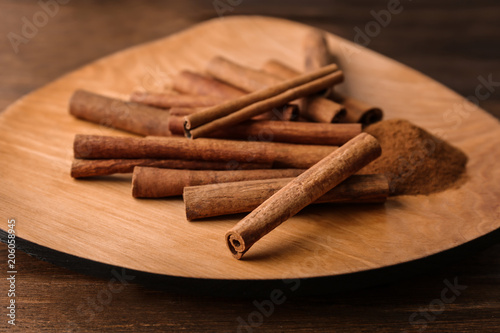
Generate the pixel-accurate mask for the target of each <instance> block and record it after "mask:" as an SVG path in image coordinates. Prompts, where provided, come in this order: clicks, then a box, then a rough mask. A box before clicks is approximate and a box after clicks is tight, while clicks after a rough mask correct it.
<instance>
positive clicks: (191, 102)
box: [130, 91, 227, 109]
mask: <svg viewBox="0 0 500 333" xmlns="http://www.w3.org/2000/svg"><path fill="white" fill-rule="evenodd" d="M225 100H227V99H226V98H221V97H217V96H210V95H186V94H174V93H161V94H159V93H152V92H138V91H136V92H134V93H132V94H131V95H130V101H132V102H135V103H140V104H145V105H150V106H154V107H157V108H162V109H168V108H172V107H185V108H193V107H206V106H213V105H217V104H220V103H222V102H224V101H225Z"/></svg>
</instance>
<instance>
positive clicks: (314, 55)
mask: <svg viewBox="0 0 500 333" xmlns="http://www.w3.org/2000/svg"><path fill="white" fill-rule="evenodd" d="M302 47H303V50H304V69H305V71H306V72H309V71H314V70H316V69H318V68H321V67H323V66H326V65H328V64H330V63H331V55H330V51H328V44H327V41H326V38H325V34H324V32H322V31H321V30H318V29H313V30H311V31H310V32H308V33H307V34H306V36H305V38H304V41H303V45H302Z"/></svg>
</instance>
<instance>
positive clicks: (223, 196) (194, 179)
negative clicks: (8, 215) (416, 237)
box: [70, 30, 389, 259]
mask: <svg viewBox="0 0 500 333" xmlns="http://www.w3.org/2000/svg"><path fill="white" fill-rule="evenodd" d="M304 54H305V62H304V63H305V72H304V73H300V72H299V71H297V70H295V69H293V68H291V67H289V66H287V65H286V64H284V63H282V62H280V61H278V60H274V59H271V60H269V61H268V62H266V63H265V64H264V66H262V68H261V69H254V68H250V67H246V66H243V65H240V64H237V63H235V62H232V61H230V60H228V59H226V58H223V57H216V58H214V59H212V60H211V61H210V62H209V63H208V65H207V68H206V73H204V74H198V73H194V72H190V71H182V72H180V73H179V74H178V75H177V76H176V77H175V78H174V79H173V87H172V88H173V89H172V90H170V91H167V92H164V93H161V94H158V93H151V92H133V93H132V94H131V96H130V101H122V100H117V99H113V98H109V97H105V96H101V95H98V94H95V93H91V92H87V91H83V90H79V91H76V92H75V93H74V95H73V96H72V98H71V101H70V113H71V114H72V115H73V116H75V117H77V118H80V119H83V120H87V121H90V122H93V123H97V124H99V125H104V126H107V127H112V128H116V129H120V130H125V131H128V132H131V133H135V134H138V135H141V136H143V137H125V136H96V135H76V137H75V140H74V157H75V160H74V162H73V165H72V167H71V176H72V177H74V178H83V177H94V176H102V175H110V174H114V173H130V172H133V176H132V195H133V196H134V197H136V198H161V197H168V196H178V195H183V196H184V202H185V206H186V216H187V219H188V220H195V219H201V218H206V217H212V216H219V215H224V214H234V213H242V212H251V213H250V214H249V215H248V216H247V217H245V218H244V219H243V220H242V221H240V223H238V224H237V225H236V226H235V227H234V228H232V229H231V230H230V231H229V232H228V233H227V234H226V236H225V239H226V242H227V245H228V247H229V249H230V250H231V253H232V254H233V256H234V257H236V258H238V259H239V258H241V257H242V256H243V254H244V253H246V252H247V251H248V249H249V248H250V247H251V246H252V245H253V244H254V243H255V242H256V241H257V240H258V239H260V238H261V237H263V236H264V235H265V234H267V233H268V232H270V231H271V230H272V229H274V228H275V227H277V226H278V225H279V224H281V223H282V222H283V221H285V220H286V219H288V218H289V217H291V216H293V215H294V214H296V213H297V212H299V211H300V210H301V209H302V208H304V207H305V206H307V205H309V204H311V203H325V202H337V203H349V202H354V203H381V202H384V201H385V200H386V198H387V196H388V193H389V189H388V183H387V179H386V178H385V176H383V175H377V174H373V175H355V173H356V172H357V171H359V170H360V169H361V168H363V167H364V166H365V165H367V164H368V163H370V162H371V161H372V160H374V159H375V158H377V157H378V156H379V155H380V146H379V144H378V142H377V140H376V139H375V138H374V137H372V136H371V135H369V134H366V133H362V126H363V125H367V124H370V123H372V122H375V121H378V120H380V119H381V118H382V111H381V110H380V109H379V108H375V107H371V106H369V105H367V104H365V103H363V102H361V101H358V100H356V99H354V98H351V97H347V96H344V95H341V94H339V93H338V92H337V91H334V86H336V85H338V84H340V83H342V81H343V79H344V75H343V72H342V71H341V70H340V69H339V68H338V66H337V65H335V64H331V63H330V62H331V61H330V58H331V55H330V54H329V51H328V45H327V41H326V39H325V36H324V35H323V33H321V32H319V31H316V30H314V31H312V32H311V33H310V34H309V35H307V36H306V38H305V40H304Z"/></svg>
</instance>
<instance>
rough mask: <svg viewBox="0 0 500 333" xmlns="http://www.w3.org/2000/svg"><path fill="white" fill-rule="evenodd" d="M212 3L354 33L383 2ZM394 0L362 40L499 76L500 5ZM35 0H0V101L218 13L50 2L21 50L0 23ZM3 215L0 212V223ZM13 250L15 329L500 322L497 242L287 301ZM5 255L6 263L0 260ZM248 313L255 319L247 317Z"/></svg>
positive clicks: (464, 82)
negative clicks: (367, 282)
mask: <svg viewBox="0 0 500 333" xmlns="http://www.w3.org/2000/svg"><path fill="white" fill-rule="evenodd" d="M61 2H63V1H61ZM217 3H219V4H220V3H226V4H228V3H232V4H233V5H229V6H230V7H224V8H225V9H226V12H225V13H223V15H226V14H234V15H246V14H259V15H270V16H278V17H284V18H288V19H292V20H296V21H300V22H304V23H306V24H310V25H314V26H318V27H320V28H323V29H326V30H328V31H331V32H333V33H336V34H338V35H340V36H342V37H345V38H348V39H351V40H352V39H353V38H355V30H354V29H355V28H356V27H359V28H361V29H364V25H365V24H366V23H368V22H369V21H371V20H373V19H374V18H373V17H372V16H371V14H370V11H371V10H374V11H375V12H378V11H380V10H382V9H385V8H386V7H387V3H388V2H387V1H378V2H375V1H357V2H356V4H355V5H354V4H350V3H349V2H348V1H335V2H331V1H326V0H324V1H318V0H317V1H309V2H307V5H306V4H305V2H302V1H288V2H287V3H286V5H285V4H283V3H281V2H279V1H270V0H268V1H260V0H259V1H251V2H250V1H245V0H243V1H232V2H231V1H229V2H227V1H219V2H217ZM237 3H240V4H239V5H235V4H237ZM402 4H403V8H404V10H403V12H402V13H400V14H397V15H394V16H393V17H392V19H391V22H390V23H389V24H388V25H387V27H384V28H383V29H381V31H380V33H379V34H378V35H377V36H375V37H373V38H371V39H370V41H369V43H368V47H369V48H371V49H374V50H376V51H378V52H380V53H383V54H385V55H387V56H389V57H392V58H394V59H396V60H398V61H401V62H403V63H405V64H407V65H409V66H411V67H413V68H415V69H417V70H419V71H421V72H423V73H425V74H427V75H429V76H431V77H433V78H435V79H436V80H438V81H440V82H442V83H444V84H445V85H447V86H449V87H451V88H452V89H454V90H456V91H457V92H459V93H460V94H462V95H464V96H469V95H474V93H475V89H476V86H477V85H478V84H479V81H478V77H479V76H482V77H484V78H487V77H488V75H492V80H493V81H495V82H498V81H500V63H499V61H498V59H499V58H500V43H499V39H500V24H499V22H500V15H499V13H500V6H499V5H498V4H496V3H495V2H494V1H486V0H481V1H474V2H472V1H461V2H457V1H452V0H446V1H441V2H439V5H436V4H435V2H432V1H413V2H410V1H402ZM41 10H42V8H41V7H40V5H39V4H38V3H37V2H35V1H32V2H16V1H7V0H1V1H0V13H1V14H0V15H1V16H0V35H1V36H4V37H3V38H2V40H1V43H2V48H1V49H0V50H1V52H0V64H1V67H0V68H2V75H1V76H0V80H1V84H0V87H1V88H0V109H4V108H5V107H6V106H7V105H9V104H10V103H12V102H14V101H15V100H16V99H18V98H19V97H21V96H22V95H23V94H26V93H28V92H30V91H32V90H34V89H36V88H38V87H40V86H42V85H43V84H45V83H47V82H50V81H51V80H53V79H55V78H57V77H58V76H60V75H62V74H64V73H66V72H68V71H71V70H73V69H75V68H78V67H79V66H81V65H83V64H86V63H88V62H90V61H92V60H95V59H98V58H100V57H102V56H104V55H107V54H109V53H112V52H114V51H118V50H120V49H123V48H125V47H128V46H131V45H135V44H138V43H142V42H145V41H149V40H153V39H156V38H159V37H162V36H165V35H168V34H170V33H172V32H175V31H178V30H181V29H184V28H187V27H189V26H190V25H192V24H195V23H197V22H200V21H203V20H206V19H209V18H212V17H216V16H217V15H218V13H217V10H216V9H215V8H214V6H213V2H212V1H209V2H201V1H199V2H196V1H185V2H182V3H181V2H175V1H142V2H140V3H139V2H133V1H121V2H119V3H118V2H99V1H88V2H83V1H80V2H77V1H72V2H68V4H65V5H60V6H59V7H58V9H57V13H55V11H56V8H55V7H50V10H52V11H53V12H54V15H53V17H49V18H48V20H47V21H46V23H45V24H43V25H42V24H41V25H40V28H38V31H37V32H36V33H35V32H32V34H31V35H32V36H31V37H30V38H27V39H26V40H23V43H21V44H19V45H18V52H17V53H16V52H15V51H14V48H13V47H12V44H11V43H10V42H9V40H8V38H6V37H5V36H8V34H9V33H10V32H14V33H16V34H21V29H22V27H23V24H24V23H23V17H26V18H27V19H28V20H29V21H32V20H33V16H36V15H39V14H37V13H39V12H40V11H41ZM219 10H224V9H219ZM11 36H12V35H11ZM24 42H25V43H24ZM494 89H495V91H493V93H492V95H491V97H490V98H488V99H487V100H485V101H482V102H481V104H480V106H481V107H482V108H483V109H485V110H487V111H489V112H491V113H492V114H494V115H495V116H496V117H498V118H500V93H499V90H500V88H494ZM15 214H16V212H12V214H11V215H12V216H14V217H15ZM9 217H11V216H3V217H2V219H4V222H2V223H6V220H7V218H9ZM0 257H1V258H5V261H6V258H7V247H6V246H5V245H4V244H1V245H0ZM2 260H3V259H2ZM16 260H17V266H18V267H17V268H18V274H17V281H16V283H17V286H16V296H17V297H16V298H17V318H16V319H17V320H16V322H17V327H16V329H17V331H20V332H21V331H22V332H26V331H34V332H40V331H44V330H46V331H58V332H87V331H113V332H121V331H132V332H140V331H181V330H182V331H188V332H191V331H203V332H206V331H214V332H221V331H224V332H225V331H238V329H239V331H241V332H252V331H304V332H305V331H315V332H317V331H366V332H373V331H399V332H404V331H408V332H412V331H418V330H426V331H428V332H447V331H452V330H453V331H460V332H462V331H467V332H475V331H481V332H488V331H489V332H494V331H498V329H499V328H498V327H500V288H499V287H500V244H499V245H495V246H493V247H490V248H488V249H486V250H484V251H482V252H479V253H476V254H474V255H472V256H470V257H468V258H466V259H464V260H462V261H460V262H459V263H455V264H452V265H448V266H443V267H440V268H438V269H433V270H432V271H425V272H422V273H421V274H419V275H418V276H415V277H413V278H410V279H405V280H404V281H400V282H397V283H393V284H391V285H386V286H380V287H374V288H370V289H364V290H359V291H354V292H352V291H351V292H344V293H340V294H336V295H333V296H332V295H330V296H321V297H312V296H309V297H293V295H290V294H286V295H285V297H286V299H284V300H283V298H281V299H280V301H283V302H282V304H279V305H274V306H273V309H272V311H271V309H270V308H269V302H268V300H266V297H259V298H257V299H253V298H228V297H214V296H196V295H190V294H186V293H177V292H175V291H173V290H175V288H169V286H161V285H159V284H157V283H154V282H151V283H149V284H146V285H137V284H134V283H133V279H132V278H131V277H128V278H127V276H121V278H122V280H123V283H122V284H116V283H115V284H110V281H111V280H110V279H102V278H97V277H89V276H85V275H82V274H79V273H75V272H74V271H72V270H68V269H66V268H60V267H58V266H55V265H53V264H49V263H46V262H43V261H40V260H38V259H35V258H33V257H30V256H28V255H27V254H25V253H23V252H19V251H18V252H17V257H16ZM5 261H3V262H5ZM69 266H71V265H69ZM1 267H2V270H3V272H5V271H6V265H5V264H3V265H2V266H1ZM73 269H76V270H78V267H74V266H73ZM118 273H119V274H118V275H120V274H121V272H118ZM2 274H6V273H2ZM2 276H4V275H2ZM5 281H6V280H5V279H2V283H1V284H0V288H1V289H0V290H1V291H0V295H1V296H0V304H1V305H2V307H3V306H6V305H7V302H8V298H7V295H6V291H7V290H8V286H7V283H6V282H5ZM111 282H113V281H111ZM450 284H452V285H453V284H458V285H459V286H458V287H457V289H456V290H455V294H451V293H449V291H450V290H449V289H450V286H449V285H450ZM465 286H466V288H465ZM446 288H448V291H446V290H445V289H446ZM464 288H465V289H464ZM262 306H264V307H263V308H262ZM4 309H5V308H4ZM2 318H3V319H2V322H1V323H0V327H1V328H8V327H9V326H10V325H8V324H7V320H6V316H5V310H3V311H2ZM243 322H245V323H246V324H248V325H249V326H246V327H247V328H245V326H244V325H245V324H242V323H243Z"/></svg>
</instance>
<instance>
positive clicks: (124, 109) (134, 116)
mask: <svg viewBox="0 0 500 333" xmlns="http://www.w3.org/2000/svg"><path fill="white" fill-rule="evenodd" d="M69 112H70V114H72V115H73V116H75V117H76V118H79V119H84V120H87V121H91V122H93V123H96V124H99V125H102V126H106V127H111V128H117V129H121V130H125V131H128V132H132V133H136V134H140V135H160V136H161V135H169V134H170V133H169V131H168V113H166V112H165V111H163V110H161V109H157V108H152V107H149V106H146V105H142V104H137V103H131V102H125V101H121V100H118V99H114V98H109V97H105V96H101V95H98V94H95V93H92V92H88V91H85V90H77V91H75V92H74V94H73V96H72V97H71V100H70V102H69Z"/></svg>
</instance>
